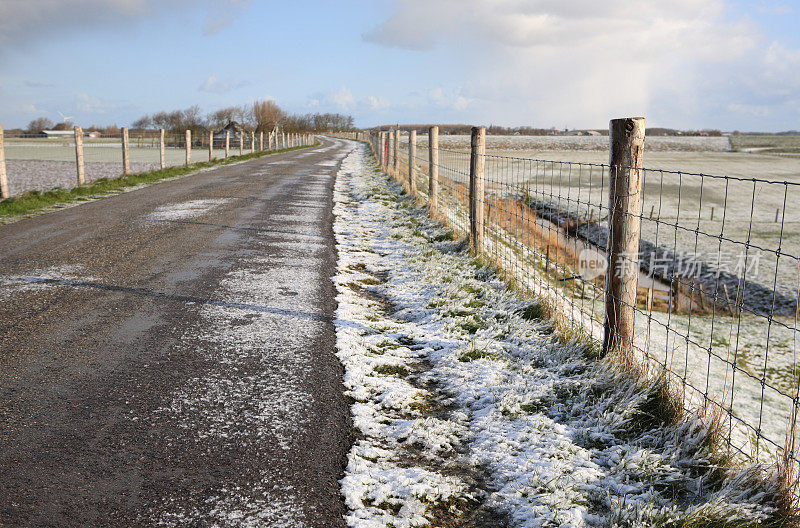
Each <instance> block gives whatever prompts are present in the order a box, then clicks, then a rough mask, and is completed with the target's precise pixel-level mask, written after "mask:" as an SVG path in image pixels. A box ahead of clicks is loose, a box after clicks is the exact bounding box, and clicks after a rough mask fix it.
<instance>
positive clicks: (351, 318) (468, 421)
mask: <svg viewBox="0 0 800 528" xmlns="http://www.w3.org/2000/svg"><path fill="white" fill-rule="evenodd" d="M335 215H336V220H335V225H334V231H335V233H336V237H337V244H338V255H339V264H338V274H337V276H336V278H335V282H336V285H337V290H338V296H337V300H338V305H339V306H338V310H337V321H336V326H337V347H338V350H339V357H340V359H341V361H342V363H343V364H344V366H345V369H346V371H345V386H346V388H347V389H348V395H349V396H350V397H351V398H352V400H353V406H352V412H353V416H354V425H355V427H356V429H357V433H358V434H357V437H356V438H357V439H356V442H355V444H354V446H353V448H352V450H351V452H350V455H349V457H348V466H347V469H346V473H345V477H344V479H343V480H342V488H343V493H344V494H345V498H346V502H347V506H348V507H349V508H350V509H351V514H350V515H349V516H348V519H347V520H348V524H349V525H350V526H352V527H354V528H355V527H357V528H373V527H385V526H394V527H396V528H401V527H402V528H406V527H411V526H423V525H427V524H428V523H431V524H435V525H442V526H445V525H447V526H450V525H458V524H459V523H464V522H467V521H472V522H477V523H478V524H479V525H486V526H504V525H506V524H507V525H509V526H513V527H553V526H561V527H580V526H598V527H599V526H653V525H671V524H673V523H674V525H681V524H682V522H681V521H705V520H707V521H709V522H717V523H718V524H723V523H722V522H721V521H723V520H728V521H750V522H758V521H759V520H761V521H769V520H771V519H770V517H771V516H772V515H773V513H774V512H773V510H772V507H771V504H772V503H771V501H770V498H769V496H768V495H766V494H763V493H762V491H763V488H762V487H761V486H760V485H757V484H755V483H754V482H752V481H750V480H748V474H750V473H748V472H744V473H741V474H737V475H734V474H733V473H732V474H731V475H729V477H731V478H729V479H727V480H725V481H724V482H720V481H715V479H714V477H713V476H712V475H713V471H709V469H710V468H711V467H712V466H713V464H714V462H713V461H714V455H713V454H712V453H711V452H710V451H709V448H708V443H706V442H705V440H704V427H703V425H702V422H701V421H699V420H697V419H692V420H689V421H688V422H686V423H684V424H683V425H678V426H668V425H663V424H662V423H659V422H658V420H657V419H654V418H653V416H652V415H650V414H648V413H647V412H646V411H644V406H645V405H646V402H647V401H648V399H649V398H650V397H651V395H652V394H653V392H652V391H653V385H651V384H650V382H646V381H636V380H634V379H632V378H630V377H628V376H626V375H624V374H622V373H620V371H619V370H618V367H616V366H615V365H614V363H613V360H605V361H597V360H593V359H589V358H588V357H587V355H586V347H585V345H581V344H580V343H576V342H569V343H563V342H561V341H560V340H559V339H557V338H556V336H555V335H554V334H553V329H552V324H551V323H550V322H549V321H548V320H546V319H542V318H541V316H539V315H537V314H536V310H535V304H534V305H532V304H531V301H530V300H525V299H523V298H521V297H519V296H518V295H517V294H515V293H513V292H511V291H509V290H508V289H507V288H506V285H505V283H504V282H503V281H501V280H499V278H498V277H497V276H496V275H494V274H493V273H492V272H490V271H489V270H487V269H485V268H481V267H480V266H478V265H477V264H476V263H475V262H474V261H473V260H472V259H471V258H470V257H469V254H468V253H467V252H466V251H465V249H464V247H463V246H462V245H461V244H460V243H458V242H454V241H452V240H451V239H450V237H449V236H448V234H447V232H446V230H445V229H444V228H442V227H441V226H439V225H437V224H434V223H433V222H432V221H430V220H429V219H428V218H427V216H426V213H425V210H424V209H420V208H417V207H415V206H413V205H411V204H410V202H408V201H407V200H406V199H404V198H402V197H400V195H399V187H398V186H396V185H394V184H390V183H389V182H388V180H387V179H386V178H385V176H384V175H383V174H381V173H378V172H377V171H375V170H374V166H373V165H372V164H371V162H370V158H368V157H367V155H366V148H364V147H360V148H358V149H357V150H356V151H354V152H353V153H352V154H350V155H349V156H348V158H346V159H345V161H344V163H343V165H342V168H341V171H340V173H339V176H338V178H337V185H336V191H335ZM704 468H705V469H704Z"/></svg>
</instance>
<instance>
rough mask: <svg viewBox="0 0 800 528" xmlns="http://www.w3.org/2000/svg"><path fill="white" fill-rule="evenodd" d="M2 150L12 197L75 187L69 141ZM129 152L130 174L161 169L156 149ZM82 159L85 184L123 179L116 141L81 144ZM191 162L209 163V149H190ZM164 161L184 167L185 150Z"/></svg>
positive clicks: (13, 144) (16, 144)
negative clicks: (104, 179)
mask: <svg viewBox="0 0 800 528" xmlns="http://www.w3.org/2000/svg"><path fill="white" fill-rule="evenodd" d="M246 146H247V147H248V148H246V149H245V150H244V153H245V154H247V153H249V152H250V149H249V144H247V145H246ZM5 150H6V170H7V173H8V186H9V190H10V192H11V195H12V196H13V195H17V194H21V193H23V192H25V191H30V190H38V191H46V190H49V189H52V188H54V187H61V188H64V189H66V188H70V187H73V186H75V185H76V184H77V174H76V168H75V145H74V143H72V142H71V141H65V142H54V141H47V140H44V141H42V140H37V141H31V140H28V141H9V142H7V143H6V146H5ZM129 150H130V168H131V171H132V172H145V171H149V170H154V169H159V168H161V161H160V154H159V149H158V147H157V146H144V145H143V146H141V147H138V146H136V143H133V142H132V143H131V147H130V149H129ZM238 154H239V149H238V147H237V148H235V149H234V148H231V150H230V155H232V156H233V155H238ZM83 156H84V164H85V165H84V167H85V173H86V180H87V181H94V180H98V179H100V178H115V177H117V176H120V175H122V145H121V143H119V141H117V142H108V141H104V142H96V143H93V142H87V143H84V147H83ZM214 157H215V158H223V157H225V150H224V149H214ZM191 159H192V161H193V162H195V161H208V149H207V148H199V147H195V148H192V153H191ZM165 160H166V164H167V166H168V167H174V166H178V165H183V164H184V163H186V150H185V149H184V148H173V147H170V148H167V149H166V152H165Z"/></svg>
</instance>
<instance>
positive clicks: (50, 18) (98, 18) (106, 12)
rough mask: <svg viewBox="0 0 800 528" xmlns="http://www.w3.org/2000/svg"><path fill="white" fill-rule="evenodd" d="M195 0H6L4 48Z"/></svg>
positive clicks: (0, 42)
mask: <svg viewBox="0 0 800 528" xmlns="http://www.w3.org/2000/svg"><path fill="white" fill-rule="evenodd" d="M191 3H192V2H191V0H70V1H64V0H36V1H31V0H2V2H0V49H3V50H4V51H8V50H9V49H12V48H17V47H20V46H24V45H26V44H28V43H30V42H33V41H37V40H40V39H42V38H43V37H46V38H48V39H52V38H53V37H55V36H59V35H63V34H73V33H74V31H75V30H76V29H83V28H90V27H96V26H104V25H113V24H120V23H123V22H126V21H130V20H132V19H141V18H143V17H144V16H147V15H152V14H153V13H154V12H156V11H164V10H168V9H173V8H175V7H178V6H181V5H191Z"/></svg>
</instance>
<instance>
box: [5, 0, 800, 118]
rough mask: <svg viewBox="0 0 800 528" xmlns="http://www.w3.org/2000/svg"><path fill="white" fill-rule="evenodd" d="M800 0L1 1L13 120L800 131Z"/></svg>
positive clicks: (7, 111) (8, 98)
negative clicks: (261, 118)
mask: <svg viewBox="0 0 800 528" xmlns="http://www.w3.org/2000/svg"><path fill="white" fill-rule="evenodd" d="M798 27H800V0H787V1H772V2H768V1H763V0H754V1H745V0H669V1H664V0H655V1H650V0H640V1H638V2H631V1H630V0H625V1H622V0H604V1H598V0H337V1H335V2H332V1H327V0H326V1H322V0H293V1H288V2H287V1H285V0H281V1H273V0H2V1H1V2H0V123H3V124H4V125H5V126H6V128H12V127H17V126H25V125H26V124H27V123H28V121H30V120H31V119H33V118H35V117H39V116H46V117H49V118H50V119H52V120H54V121H58V120H60V119H61V117H60V114H59V112H61V113H63V114H65V115H67V116H74V121H75V122H76V123H79V124H83V125H90V124H110V123H117V124H119V125H124V124H128V123H129V122H130V121H133V120H134V119H136V118H137V117H139V116H141V115H142V114H144V113H152V112H155V111H159V110H172V109H178V108H185V107H187V106H190V105H193V104H199V105H200V106H201V107H202V108H203V109H204V110H207V111H210V110H214V109H216V108H219V107H222V106H227V105H230V104H241V103H247V102H250V101H253V100H255V99H265V98H272V99H275V100H276V101H277V102H278V103H279V104H280V105H281V106H282V107H284V108H285V109H287V110H290V111H294V112H309V111H320V112H322V111H336V112H344V113H349V114H352V115H354V116H355V117H356V122H357V124H358V125H359V126H364V127H366V126H371V125H375V124H380V123H395V122H400V123H429V122H440V123H443V122H448V123H454V122H459V123H471V124H503V125H513V126H516V125H533V126H541V127H550V126H556V127H562V128H563V127H569V128H590V127H591V128H594V127H603V126H606V123H607V122H608V120H609V119H610V118H614V117H624V116H631V115H644V116H646V117H647V118H648V124H649V125H651V126H667V127H676V128H722V129H725V130H734V129H740V130H766V131H778V130H787V129H800V31H798V30H797V28H798Z"/></svg>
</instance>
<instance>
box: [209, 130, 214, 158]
mask: <svg viewBox="0 0 800 528" xmlns="http://www.w3.org/2000/svg"><path fill="white" fill-rule="evenodd" d="M208 161H214V131H213V130H211V131H209V132H208Z"/></svg>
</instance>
